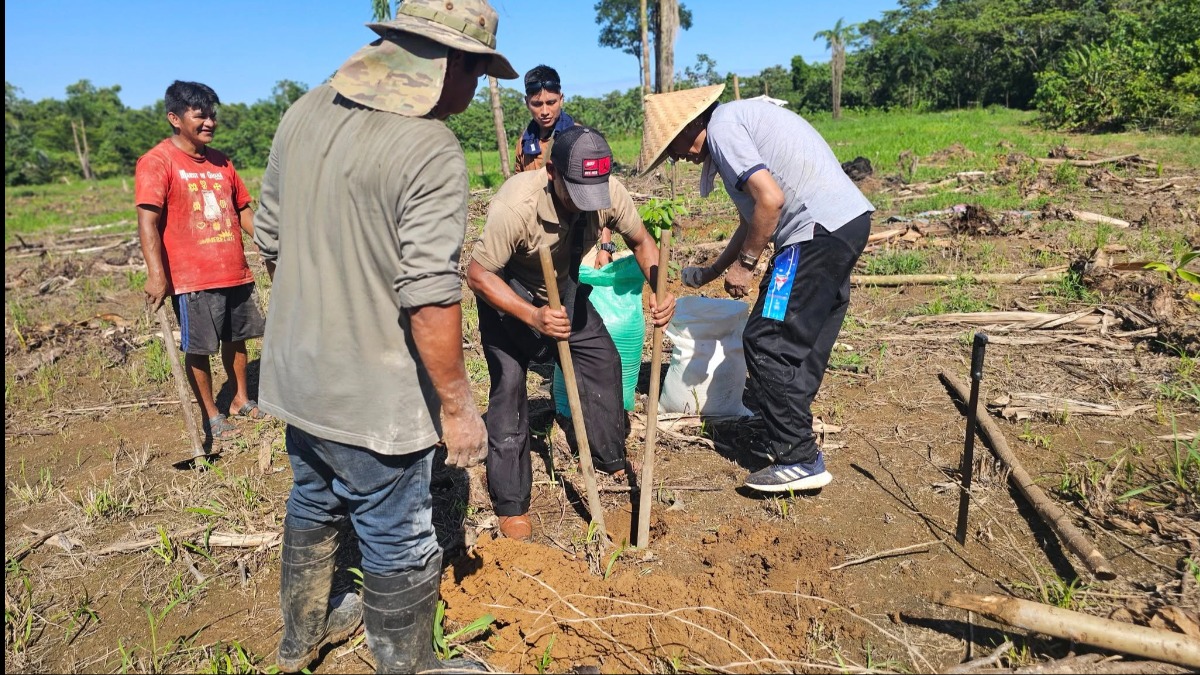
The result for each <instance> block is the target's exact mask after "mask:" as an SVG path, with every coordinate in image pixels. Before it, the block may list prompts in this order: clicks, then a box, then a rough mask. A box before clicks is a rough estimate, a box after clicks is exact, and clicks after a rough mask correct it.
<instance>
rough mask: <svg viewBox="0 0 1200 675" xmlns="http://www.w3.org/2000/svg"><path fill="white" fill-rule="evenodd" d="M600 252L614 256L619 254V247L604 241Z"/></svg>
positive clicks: (601, 243)
mask: <svg viewBox="0 0 1200 675" xmlns="http://www.w3.org/2000/svg"><path fill="white" fill-rule="evenodd" d="M600 250H601V251H604V252H605V253H607V254H609V255H612V254H614V253H616V252H617V245H616V244H614V243H612V242H611V241H602V242H600Z"/></svg>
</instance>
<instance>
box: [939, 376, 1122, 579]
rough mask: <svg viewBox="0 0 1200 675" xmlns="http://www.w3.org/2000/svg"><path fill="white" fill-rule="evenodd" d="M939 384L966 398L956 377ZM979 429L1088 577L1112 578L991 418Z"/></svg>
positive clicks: (980, 421) (1105, 564) (1101, 557)
mask: <svg viewBox="0 0 1200 675" xmlns="http://www.w3.org/2000/svg"><path fill="white" fill-rule="evenodd" d="M941 378H942V381H943V382H945V383H946V385H947V386H948V387H950V389H951V390H953V392H954V395H955V396H958V397H959V398H960V399H962V400H963V401H966V400H967V399H968V397H969V394H968V393H967V391H968V390H967V386H966V385H965V384H963V383H962V382H961V381H960V380H959V379H958V378H957V377H955V376H953V375H951V374H950V373H947V372H943V373H942V374H941ZM977 423H978V425H979V429H981V430H982V432H983V437H984V439H985V440H987V442H988V445H990V446H991V448H992V451H993V452H995V453H996V456H997V457H999V458H1000V461H1001V462H1002V463H1004V465H1005V466H1007V467H1008V469H1009V472H1010V475H1011V477H1012V481H1013V483H1015V484H1016V486H1017V489H1018V490H1019V491H1020V492H1021V494H1022V495H1024V496H1025V499H1026V500H1027V501H1028V502H1029V503H1030V505H1032V506H1033V508H1034V510H1035V511H1037V512H1038V515H1039V516H1041V517H1042V520H1044V521H1045V522H1046V524H1047V525H1049V526H1050V529H1052V530H1054V534H1056V535H1057V536H1058V538H1059V539H1060V540H1061V541H1062V542H1063V543H1064V544H1066V545H1067V548H1069V549H1071V551H1072V552H1074V553H1075V555H1077V556H1079V557H1080V558H1082V559H1083V562H1084V563H1085V564H1087V566H1088V569H1090V570H1091V571H1092V574H1094V575H1096V578H1097V579H1104V580H1106V581H1107V580H1109V579H1116V578H1117V573H1116V572H1114V571H1113V568H1112V566H1111V565H1109V563H1108V560H1107V559H1106V558H1105V557H1104V555H1103V554H1102V553H1100V551H1099V550H1097V549H1096V546H1095V544H1093V543H1092V542H1091V541H1090V540H1088V538H1087V537H1086V536H1084V534H1083V533H1082V532H1080V531H1079V529H1078V528H1076V527H1075V526H1074V525H1073V524H1072V523H1071V521H1070V520H1069V519H1068V518H1067V514H1066V513H1065V512H1064V511H1063V510H1062V508H1060V507H1059V506H1058V504H1055V503H1054V502H1053V501H1052V500H1051V499H1050V498H1049V497H1047V496H1046V493H1045V492H1043V491H1042V488H1040V487H1038V486H1037V485H1036V484H1035V483H1034V482H1033V477H1032V476H1030V475H1029V472H1027V471H1026V470H1025V467H1023V466H1021V462H1020V461H1019V460H1018V459H1017V456H1016V455H1015V454H1014V453H1013V451H1012V449H1011V448H1009V447H1008V442H1007V441H1005V440H1004V432H1002V431H1000V428H999V427H997V426H996V423H995V422H993V421H992V418H991V417H988V416H987V415H986V414H984V415H983V416H982V417H979V419H978V420H977Z"/></svg>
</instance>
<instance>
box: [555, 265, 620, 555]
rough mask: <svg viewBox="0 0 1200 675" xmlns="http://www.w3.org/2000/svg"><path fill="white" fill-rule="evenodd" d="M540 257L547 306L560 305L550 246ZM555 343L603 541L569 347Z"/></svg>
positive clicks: (597, 495)
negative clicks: (548, 301)
mask: <svg viewBox="0 0 1200 675" xmlns="http://www.w3.org/2000/svg"><path fill="white" fill-rule="evenodd" d="M538 255H540V256H541V258H542V275H543V276H544V277H545V279H546V296H547V297H548V298H549V299H550V309H554V310H557V309H561V308H562V300H561V299H560V298H559V297H558V277H557V276H556V275H555V273H554V259H553V258H551V257H550V248H549V247H548V246H543V247H541V248H540V249H538ZM555 342H556V343H557V344H558V363H559V365H560V366H562V371H563V381H564V382H566V385H567V402H568V403H570V404H571V427H572V428H574V429H575V444H576V445H577V446H578V447H579V467H580V469H582V470H583V484H584V485H585V486H587V496H588V510H589V511H591V512H592V522H593V523H595V524H596V531H597V532H598V533H599V534H600V541H602V542H604V543H605V544H607V542H608V530H606V529H605V528H604V505H603V504H601V503H600V490H599V489H597V488H596V469H595V468H594V467H593V466H592V446H590V445H588V437H587V428H586V426H585V425H584V423H583V404H582V403H581V402H580V401H579V385H578V384H577V383H576V382H575V365H574V363H572V362H571V347H570V346H569V345H568V344H567V341H566V340H561V339H559V340H555Z"/></svg>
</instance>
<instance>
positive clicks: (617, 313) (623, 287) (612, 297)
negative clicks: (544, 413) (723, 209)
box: [554, 255, 646, 417]
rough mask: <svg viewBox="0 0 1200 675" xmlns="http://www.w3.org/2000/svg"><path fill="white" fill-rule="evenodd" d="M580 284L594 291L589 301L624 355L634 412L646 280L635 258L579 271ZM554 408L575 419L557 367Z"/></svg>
mask: <svg viewBox="0 0 1200 675" xmlns="http://www.w3.org/2000/svg"><path fill="white" fill-rule="evenodd" d="M579 281H580V282H581V283H585V284H587V285H589V286H591V287H592V294H591V295H590V296H589V298H590V299H591V301H592V305H593V306H594V307H595V308H596V312H597V313H598V314H599V315H600V318H601V319H603V320H604V327H605V328H607V329H608V334H609V335H611V336H612V339H613V342H614V343H616V345H617V353H618V354H620V355H621V391H622V394H623V395H624V403H625V409H626V410H633V404H634V389H635V387H637V380H638V372H639V371H640V370H641V368H642V341H643V340H645V338H646V324H645V320H644V318H643V317H642V285H643V284H645V283H646V277H644V276H643V275H642V268H640V267H638V263H637V258H635V257H633V256H632V255H630V256H626V257H624V258H621V259H620V260H616V261H613V262H611V263H609V264H607V265H605V266H604V267H601V268H600V269H596V268H594V267H591V266H589V265H581V266H580V267H579ZM554 407H555V409H556V410H557V411H558V414H560V415H563V416H564V417H570V416H571V405H570V403H569V402H568V401H567V387H566V384H565V383H564V382H563V375H562V369H561V368H559V367H558V366H554Z"/></svg>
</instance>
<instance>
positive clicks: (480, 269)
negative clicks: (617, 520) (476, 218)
mask: <svg viewBox="0 0 1200 675" xmlns="http://www.w3.org/2000/svg"><path fill="white" fill-rule="evenodd" d="M612 168H613V160H612V150H610V149H609V147H608V143H607V142H606V141H605V140H604V137H603V136H601V135H600V132H598V131H596V130H595V129H592V128H589V127H585V126H575V127H572V128H569V129H566V130H564V131H561V132H559V134H558V138H557V140H556V141H555V142H554V145H553V147H552V149H551V151H550V157H549V160H548V161H547V162H546V166H545V167H544V168H541V169H537V170H534V171H525V172H522V173H519V174H517V175H515V176H513V177H512V178H510V179H508V180H507V181H505V183H504V185H503V186H501V187H500V190H499V191H498V192H497V193H496V196H495V197H493V198H492V202H491V205H490V206H489V208H488V217H487V222H486V224H485V225H484V227H483V234H482V235H481V236H480V241H479V243H478V244H477V245H476V246H475V250H474V253H473V254H472V257H471V264H470V266H469V267H468V268H467V285H468V286H469V287H470V289H471V290H472V291H474V292H475V295H476V297H477V298H478V299H479V302H478V307H479V336H480V340H481V342H482V344H483V354H484V358H485V359H487V364H488V375H489V376H490V378H491V390H490V392H489V395H488V412H487V430H488V458H487V479H488V492H489V494H490V496H491V498H492V505H493V507H494V509H495V512H496V515H497V516H499V518H500V531H501V532H502V533H503V534H504V535H505V536H507V537H511V538H514V539H528V538H529V537H530V536H531V535H532V526H531V524H530V522H529V516H528V511H529V500H530V490H531V487H532V481H533V471H532V466H531V463H530V456H529V453H530V449H529V444H530V437H529V401H528V398H527V397H526V391H525V378H526V374H527V372H528V369H529V364H530V363H534V362H546V361H549V360H550V359H551V358H557V352H556V350H555V349H554V340H556V339H565V340H567V343H568V344H569V345H570V348H571V359H572V361H573V362H574V365H575V376H576V380H577V382H578V385H579V396H580V399H581V400H582V402H583V416H584V421H585V427H586V428H587V433H588V442H589V444H590V446H591V450H592V454H593V458H594V460H595V463H596V469H597V470H599V471H602V472H605V473H608V474H611V475H614V476H616V477H622V476H624V475H625V471H626V469H627V464H626V460H625V433H626V426H625V424H626V418H625V410H624V407H623V405H622V396H621V359H620V356H619V355H618V353H617V348H616V345H614V344H613V340H612V337H611V336H609V334H608V331H607V330H606V329H605V327H604V323H603V321H602V320H601V319H600V315H599V314H597V313H596V309H595V308H594V307H593V306H592V304H591V302H589V301H588V295H589V294H590V293H591V287H590V286H587V285H583V284H580V283H579V263H580V261H581V260H582V257H583V254H584V252H585V251H587V250H589V249H591V248H592V247H593V246H595V244H596V242H597V240H598V238H599V236H600V230H601V228H603V227H609V228H611V229H612V230H613V231H614V232H618V233H620V234H621V236H622V237H623V238H624V239H625V243H626V244H627V245H628V246H629V249H630V250H632V251H633V253H634V256H635V257H636V258H637V261H638V265H639V266H640V267H641V268H642V272H643V274H645V275H646V279H648V280H649V281H650V285H651V286H652V287H653V285H654V283H655V281H654V280H655V278H656V277H657V275H658V274H659V273H661V272H660V271H659V270H658V247H657V245H656V244H655V242H654V238H653V237H651V236H650V233H649V232H647V231H646V228H645V227H644V226H643V225H642V219H641V217H640V216H638V212H637V209H636V208H635V207H634V205H633V200H632V199H631V198H630V196H629V192H628V191H627V190H626V189H625V186H624V185H622V184H621V181H619V180H618V179H617V178H615V177H613V176H612V175H611V174H612ZM543 246H546V247H549V249H550V253H551V256H552V257H553V259H554V271H555V274H556V276H557V281H558V287H559V291H560V293H561V294H562V296H563V297H562V303H563V308H562V309H559V310H553V309H550V307H549V305H548V304H547V300H548V298H547V295H546V283H545V279H544V277H543V276H542V266H541V259H540V257H539V252H538V251H539V249H540V248H541V247H543ZM674 313H675V299H674V297H672V296H669V295H668V296H667V297H666V298H665V299H664V302H663V303H662V304H661V305H657V304H656V303H655V300H654V296H653V295H651V298H650V314H651V318H652V320H653V321H654V325H655V326H665V325H666V324H667V323H668V322H669V321H670V320H671V316H672V315H673V314H674Z"/></svg>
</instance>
